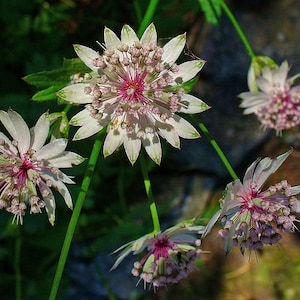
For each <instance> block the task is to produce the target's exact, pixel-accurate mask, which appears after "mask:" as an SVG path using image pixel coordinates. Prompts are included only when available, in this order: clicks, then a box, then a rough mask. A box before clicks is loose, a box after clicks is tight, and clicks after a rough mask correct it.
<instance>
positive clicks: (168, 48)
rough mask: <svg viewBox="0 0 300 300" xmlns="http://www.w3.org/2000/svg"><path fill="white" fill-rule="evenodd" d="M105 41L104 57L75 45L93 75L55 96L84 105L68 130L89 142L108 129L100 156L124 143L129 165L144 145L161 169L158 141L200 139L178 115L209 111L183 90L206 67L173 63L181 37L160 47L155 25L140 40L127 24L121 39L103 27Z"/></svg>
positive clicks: (198, 63)
mask: <svg viewBox="0 0 300 300" xmlns="http://www.w3.org/2000/svg"><path fill="white" fill-rule="evenodd" d="M104 41H105V51H104V53H103V54H102V55H100V54H99V53H98V52H96V51H94V50H92V49H90V48H88V47H85V46H81V45H75V46H74V49H75V51H76V53H77V55H78V56H79V58H80V59H81V60H82V61H83V62H84V63H85V64H86V65H87V66H88V67H89V68H90V69H91V70H92V71H93V72H92V73H91V74H90V75H91V77H90V79H89V80H87V79H86V78H85V79H84V78H83V82H79V83H77V84H71V85H69V86H67V87H65V88H63V89H62V90H61V91H59V92H58V96H59V97H60V98H62V99H64V100H66V101H69V102H72V103H79V104H86V105H85V109H84V110H82V111H81V112H79V113H78V114H77V115H75V116H74V117H73V118H72V119H71V122H70V123H71V124H72V125H75V126H81V127H80V129H79V130H78V131H77V133H76V134H75V136H74V140H79V139H84V138H87V137H89V136H91V135H93V134H95V133H96V132H98V131H99V130H101V129H102V128H104V127H106V126H107V125H108V127H107V136H106V139H105V142H104V145H103V152H104V156H108V155H110V154H112V153H113V152H114V151H115V150H116V149H117V148H118V147H119V146H121V145H122V144H124V148H125V152H126V154H127V157H128V159H129V160H130V162H131V163H132V164H133V163H134V162H135V161H136V159H137V157H138V155H139V152H140V148H141V145H143V146H144V148H145V149H146V151H147V153H148V155H149V156H150V157H151V159H152V160H154V161H155V162H156V163H158V164H159V163H160V161H161V155H162V154H161V145H160V138H159V136H161V137H163V138H165V139H166V140H167V141H168V142H169V143H170V144H171V145H172V146H174V147H176V148H179V147H180V140H179V137H182V138H187V139H194V138H198V137H199V133H198V132H197V131H196V130H195V128H194V127H193V126H192V125H191V124H190V123H188V122H187V121H186V120H185V119H183V118H181V117H180V116H178V115H177V114H176V113H180V112H183V113H192V114H193V113H199V112H202V111H205V110H207V109H208V108H209V107H208V106H207V105H206V104H205V103H204V102H203V101H201V100H200V99H198V98H196V97H194V96H192V95H189V94H186V92H185V90H184V89H183V88H182V87H183V84H184V83H185V82H187V81H189V80H190V79H192V78H194V77H195V75H196V74H197V73H198V72H199V71H200V70H201V68H202V67H203V65H204V61H203V60H200V59H197V60H191V61H188V62H184V63H182V64H180V65H177V64H176V63H175V61H176V60H177V59H178V57H179V55H180V53H181V52H182V50H183V48H184V46H185V42H186V36H185V34H182V35H179V36H177V37H175V38H173V39H172V40H170V41H169V42H168V43H167V44H166V45H165V46H164V47H160V46H158V45H157V33H156V29H155V27H154V25H153V24H151V25H150V26H149V27H148V28H147V29H146V30H145V32H144V34H143V36H142V37H141V39H138V37H137V35H136V33H135V32H134V31H133V29H132V28H131V27H129V26H128V25H125V26H123V28H122V31H121V39H119V38H118V37H117V36H116V34H115V33H114V32H113V31H111V30H110V29H108V28H105V30H104Z"/></svg>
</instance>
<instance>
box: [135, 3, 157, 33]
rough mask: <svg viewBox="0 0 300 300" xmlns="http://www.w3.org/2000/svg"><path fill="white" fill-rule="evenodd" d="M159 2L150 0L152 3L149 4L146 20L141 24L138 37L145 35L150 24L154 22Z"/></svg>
mask: <svg viewBox="0 0 300 300" xmlns="http://www.w3.org/2000/svg"><path fill="white" fill-rule="evenodd" d="M158 2H159V0H150V3H149V4H148V7H147V10H146V13H145V15H144V18H143V20H142V22H141V24H140V27H139V30H138V33H137V35H138V36H139V37H141V35H142V34H143V32H144V31H145V29H146V27H147V26H148V25H149V24H150V22H151V21H152V18H153V15H154V12H155V10H156V7H157V4H158Z"/></svg>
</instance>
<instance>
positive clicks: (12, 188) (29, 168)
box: [0, 140, 57, 224]
mask: <svg viewBox="0 0 300 300" xmlns="http://www.w3.org/2000/svg"><path fill="white" fill-rule="evenodd" d="M12 147H17V142H16V141H13V142H12V144H11V145H9V144H8V143H7V142H5V141H4V140H2V141H1V142H0V156H1V160H2V162H1V167H0V198H1V200H0V209H3V208H4V209H5V210H6V211H8V212H10V213H12V214H13V215H14V219H13V221H14V220H16V221H17V223H21V224H22V222H23V216H24V215H25V211H26V203H27V202H29V204H30V213H33V214H35V213H41V210H42V209H43V208H44V207H45V202H44V201H43V200H42V199H41V198H40V197H39V196H38V195H37V194H36V193H37V191H36V189H35V188H32V187H31V185H30V184H28V182H29V181H31V182H32V183H33V184H34V185H35V186H37V187H38V188H39V191H40V193H41V196H42V197H49V196H50V194H51V195H52V193H51V191H50V189H49V187H50V186H51V185H52V182H51V180H50V179H48V180H46V181H44V180H42V179H41V177H40V176H39V174H38V171H39V170H41V168H47V169H48V170H49V171H50V172H52V171H55V170H52V168H50V167H46V166H44V164H43V162H42V161H37V160H36V158H35V156H34V153H35V151H34V150H33V149H29V150H28V151H27V152H26V153H25V154H23V155H22V154H16V153H17V151H13V150H12ZM16 149H17V148H16ZM30 172H31V173H30ZM29 173H30V174H31V175H29ZM55 173H57V171H56V172H54V174H55Z"/></svg>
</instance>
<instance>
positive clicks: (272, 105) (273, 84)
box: [239, 61, 300, 133]
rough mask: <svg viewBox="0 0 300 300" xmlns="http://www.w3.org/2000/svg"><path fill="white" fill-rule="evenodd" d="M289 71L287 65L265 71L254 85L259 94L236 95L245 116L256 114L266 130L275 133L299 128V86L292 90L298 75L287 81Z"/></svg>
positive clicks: (245, 93)
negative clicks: (239, 99) (295, 127)
mask: <svg viewBox="0 0 300 300" xmlns="http://www.w3.org/2000/svg"><path fill="white" fill-rule="evenodd" d="M288 69H289V66H288V63H287V62H286V61H285V62H283V63H282V64H281V66H280V67H277V68H275V69H271V68H270V67H268V66H266V67H264V68H263V70H262V74H261V76H259V77H258V78H257V79H256V81H255V82H256V85H257V87H258V89H259V90H258V91H254V92H244V93H241V94H240V95H239V97H240V98H242V103H241V107H242V108H245V110H244V114H251V113H254V114H256V116H257V117H258V119H259V120H260V121H261V123H262V125H263V126H264V127H265V128H271V129H275V130H276V132H277V133H281V132H282V130H285V129H289V128H291V127H294V126H297V125H299V124H300V85H296V86H294V87H292V85H293V83H294V81H295V79H297V78H298V77H299V76H300V74H297V75H295V76H293V77H290V78H287V74H288Z"/></svg>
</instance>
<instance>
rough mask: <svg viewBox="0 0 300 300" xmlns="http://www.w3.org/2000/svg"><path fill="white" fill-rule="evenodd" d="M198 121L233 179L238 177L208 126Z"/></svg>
mask: <svg viewBox="0 0 300 300" xmlns="http://www.w3.org/2000/svg"><path fill="white" fill-rule="evenodd" d="M192 117H193V119H194V120H196V118H195V117H194V116H192ZM197 123H198V126H199V128H200V129H201V131H202V132H203V134H204V135H205V137H206V138H207V139H208V140H209V142H210V144H211V145H212V147H213V148H214V149H215V151H216V152H217V154H218V156H219V157H220V159H221V161H222V162H223V164H224V166H225V167H226V169H227V170H228V172H229V174H230V176H231V177H232V179H233V180H236V179H238V176H237V175H236V173H235V172H234V170H233V168H232V166H231V164H230V163H229V161H228V159H227V158H226V156H225V154H224V153H223V151H222V150H221V148H220V147H219V145H218V143H217V142H216V140H215V139H214V138H213V137H212V136H211V134H210V132H209V131H208V129H207V128H206V126H205V125H204V124H203V123H201V122H200V123H199V122H197Z"/></svg>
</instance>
